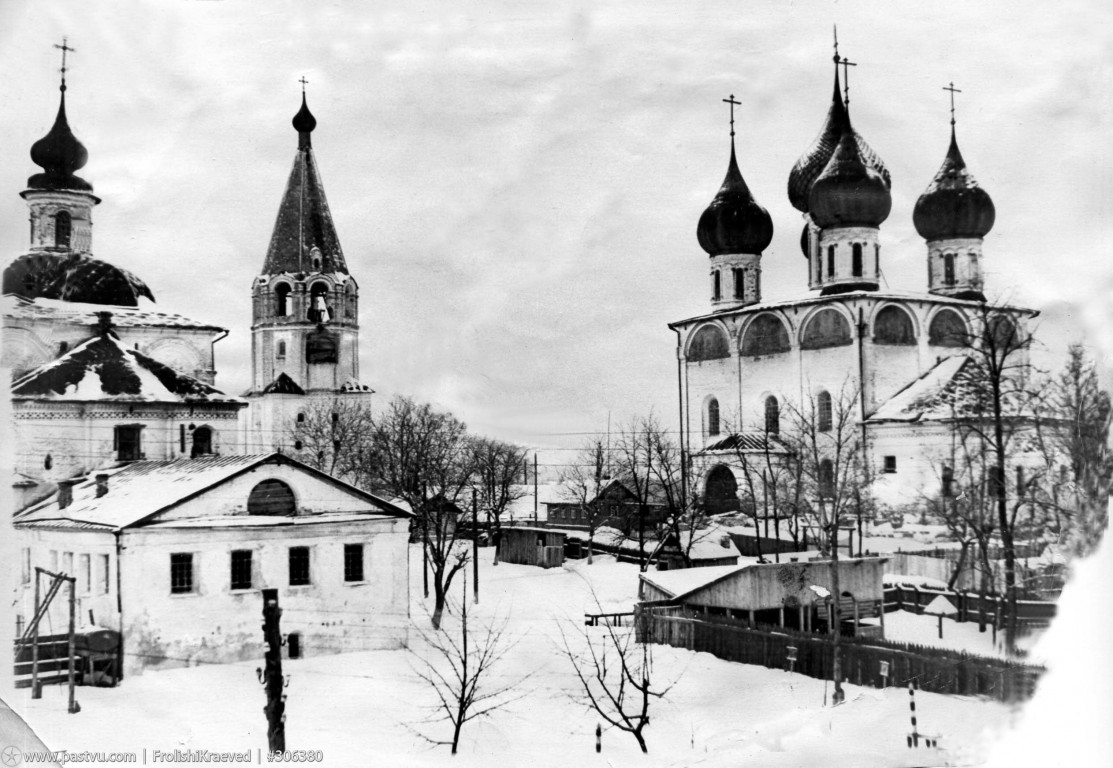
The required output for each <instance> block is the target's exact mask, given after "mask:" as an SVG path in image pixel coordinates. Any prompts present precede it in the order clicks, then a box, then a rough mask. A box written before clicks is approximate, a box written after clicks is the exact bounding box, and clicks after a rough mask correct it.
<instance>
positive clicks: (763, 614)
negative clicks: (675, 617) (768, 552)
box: [639, 557, 886, 637]
mask: <svg viewBox="0 0 1113 768" xmlns="http://www.w3.org/2000/svg"><path fill="white" fill-rule="evenodd" d="M885 562H886V560H885V559H884V558H879V557H866V558H848V559H845V560H839V563H838V568H839V591H840V593H841V600H840V611H841V617H842V631H843V632H844V633H845V634H855V635H869V636H874V637H883V636H884V627H885V620H884V612H883V610H882V608H883V600H884V598H883V592H882V583H881V578H882V575H883V573H884V569H885ZM831 576H832V562H831V561H830V560H813V561H808V562H796V563H793V562H789V563H768V564H760V565H744V566H738V567H735V566H717V567H712V568H697V569H688V570H682V571H657V572H653V571H649V572H647V573H642V574H639V577H640V579H641V594H642V599H643V600H646V601H651V602H666V603H671V604H674V605H683V606H685V607H688V608H691V609H693V610H695V611H696V612H698V613H705V614H717V615H720V616H723V615H725V616H728V617H731V618H738V619H745V620H746V621H748V622H749V623H750V624H766V625H774V626H781V627H790V628H792V629H800V630H805V631H812V630H817V631H819V630H822V631H827V630H828V629H829V627H830V621H831V616H832V615H833V606H832V601H833V599H834V598H833V596H832V592H833V588H832V584H831V581H832V580H831Z"/></svg>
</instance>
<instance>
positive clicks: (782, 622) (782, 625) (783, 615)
mask: <svg viewBox="0 0 1113 768" xmlns="http://www.w3.org/2000/svg"><path fill="white" fill-rule="evenodd" d="M780 614H781V622H780V624H781V629H784V625H785V606H784V603H781V609H780Z"/></svg>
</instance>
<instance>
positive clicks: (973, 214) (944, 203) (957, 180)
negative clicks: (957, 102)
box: [912, 126, 997, 240]
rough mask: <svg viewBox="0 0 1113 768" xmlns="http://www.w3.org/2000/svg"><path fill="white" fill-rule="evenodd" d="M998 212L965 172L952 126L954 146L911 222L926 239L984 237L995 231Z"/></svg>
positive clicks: (976, 183)
mask: <svg viewBox="0 0 1113 768" xmlns="http://www.w3.org/2000/svg"><path fill="white" fill-rule="evenodd" d="M996 216H997V211H996V209H995V208H994V207H993V200H991V199H990V197H989V193H988V192H986V191H985V190H984V189H982V188H981V187H979V186H978V182H977V181H975V180H974V176H973V175H972V174H971V173H970V171H968V170H966V161H964V160H963V159H962V153H961V152H959V151H958V141H956V140H955V129H954V126H951V147H950V149H948V150H947V157H946V159H945V160H943V165H942V166H941V167H940V168H939V172H938V173H936V174H935V178H933V179H932V180H931V184H928V188H927V190H925V191H924V194H922V195H920V199H919V200H917V201H916V207H915V208H914V209H913V210H912V223H913V224H915V225H916V231H917V232H919V233H920V237H922V238H924V239H925V240H944V239H949V238H955V237H985V236H986V235H987V234H989V230H991V229H993V222H994V219H995V218H996Z"/></svg>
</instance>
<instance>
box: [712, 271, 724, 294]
mask: <svg viewBox="0 0 1113 768" xmlns="http://www.w3.org/2000/svg"><path fill="white" fill-rule="evenodd" d="M721 296H722V278H721V277H720V276H719V270H717V269H716V270H715V271H714V272H712V273H711V300H712V301H718V300H719V298H720V297H721Z"/></svg>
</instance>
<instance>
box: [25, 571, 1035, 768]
mask: <svg viewBox="0 0 1113 768" xmlns="http://www.w3.org/2000/svg"><path fill="white" fill-rule="evenodd" d="M414 554H415V555H416V556H415V557H413V558H412V563H413V569H414V570H413V575H412V579H411V584H412V587H413V592H414V600H413V605H414V608H413V615H414V618H415V622H414V623H415V631H414V633H413V638H412V643H411V645H412V651H381V652H366V653H356V654H347V655H339V656H325V657H315V658H309V659H302V660H297V661H292V662H287V663H286V664H285V668H284V671H285V672H287V673H288V674H289V675H290V676H291V682H290V686H289V688H288V690H287V693H288V696H289V699H288V702H287V723H286V740H287V747H288V749H304V750H319V751H321V752H322V753H323V754H324V757H325V764H326V765H330V766H331V765H336V766H363V765H382V766H426V765H429V766H431V765H441V764H446V761H450V760H451V761H452V763H451V764H455V765H463V766H481V765H490V764H495V763H496V762H497V763H498V764H505V765H530V766H557V765H561V766H564V765H568V764H573V765H575V764H590V765H599V766H604V765H631V764H637V765H647V766H705V765H706V766H734V765H744V764H745V765H761V766H796V765H812V764H814V765H819V764H823V765H827V766H832V765H838V766H911V765H945V764H951V765H972V764H977V763H979V762H980V761H981V760H982V759H983V758H984V756H985V755H986V754H988V751H989V749H990V748H991V746H992V743H993V741H994V739H995V737H997V736H998V734H999V733H1000V732H1001V731H1002V730H1003V729H1005V728H1007V727H1008V726H1009V724H1010V720H1012V719H1014V714H1013V713H1012V712H1011V711H1010V709H1009V708H1008V707H1006V706H1004V705H1002V704H998V703H994V702H988V701H983V700H979V699H975V698H970V697H953V696H942V695H936V694H929V693H922V692H921V693H918V694H917V700H916V701H917V714H918V716H919V726H920V731H921V732H923V733H929V734H934V735H938V736H939V737H940V744H941V746H942V749H939V750H926V749H923V748H921V749H918V750H910V749H908V747H907V746H906V743H905V737H906V735H907V733H908V732H909V729H910V727H909V712H908V694H907V692H906V691H905V690H904V689H899V688H890V689H888V690H884V691H879V690H875V689H870V688H858V687H856V686H848V687H847V688H848V697H847V701H846V703H845V704H843V705H841V706H839V707H836V708H832V707H830V706H826V707H825V706H824V697H825V688H826V686H825V683H824V681H822V680H814V679H811V678H808V677H803V676H800V675H792V674H788V673H786V672H783V671H780V670H770V669H765V668H763V667H756V666H747V665H742V664H736V663H732V662H726V661H722V660H720V659H717V658H714V657H712V656H710V655H708V654H703V653H698V654H697V653H692V652H689V651H685V650H680V649H673V648H666V647H657V646H655V647H654V649H653V653H654V664H653V671H654V675H655V677H656V678H657V679H659V680H660V681H662V683H666V682H675V686H674V687H673V689H672V690H671V692H670V693H669V694H668V696H667V698H666V699H665V700H664V701H661V702H655V703H654V704H653V705H652V708H651V710H650V714H651V723H650V725H649V726H648V728H647V730H646V732H645V735H646V739H647V742H648V746H649V755H648V756H647V757H644V758H643V756H642V755H641V754H640V752H639V751H638V748H637V745H636V743H635V742H634V740H633V738H631V737H630V736H629V735H628V734H625V733H621V732H618V731H616V730H613V729H611V730H605V731H604V735H603V751H602V754H601V755H596V754H595V737H594V732H595V726H596V724H597V723H598V722H599V718H598V716H597V715H596V714H595V713H594V712H592V711H590V710H589V709H587V708H586V707H585V706H584V704H583V702H582V700H581V698H580V696H579V689H578V687H577V686H578V682H577V681H576V679H575V678H574V676H573V674H572V668H571V666H570V663H569V661H568V659H567V658H565V657H564V656H562V655H561V652H560V650H559V649H560V646H559V627H560V626H563V627H564V629H565V632H566V634H568V635H569V637H570V638H573V642H580V643H582V642H584V641H583V639H582V638H581V637H580V635H579V634H578V633H580V632H581V631H583V630H585V629H586V631H588V632H590V633H593V636H594V637H599V635H600V633H602V632H603V631H604V630H602V629H601V628H600V629H590V628H585V627H584V623H583V614H584V612H585V611H591V612H596V611H597V610H598V608H597V606H596V597H597V599H598V605H599V606H601V607H602V609H603V610H604V611H622V610H629V609H630V608H631V606H632V604H633V602H634V601H635V599H636V591H637V576H636V572H637V569H636V566H633V565H630V564H620V563H615V562H614V560H613V558H610V557H597V558H596V560H595V563H594V564H593V565H591V566H588V565H587V564H586V562H585V561H577V562H572V563H570V564H569V565H568V566H567V567H565V568H560V569H552V570H542V569H540V568H534V567H529V566H519V565H508V564H505V563H503V564H501V565H499V566H497V567H492V566H491V564H490V556H491V550H489V549H486V550H481V551H480V556H481V568H480V576H481V578H480V602H479V603H478V605H475V606H473V607H472V609H471V610H473V614H472V618H473V619H474V620H476V621H480V622H488V621H491V620H497V619H501V618H506V619H508V627H507V636H508V638H507V639H508V640H512V641H514V642H515V643H516V644H515V645H514V646H513V648H512V649H511V650H510V651H509V652H508V654H507V656H506V659H505V661H504V662H503V664H502V666H500V667H497V668H496V669H495V677H493V678H492V680H491V682H492V684H495V685H500V684H507V683H518V682H519V681H522V682H520V684H517V685H516V689H515V690H516V692H517V693H516V695H520V698H517V699H515V700H514V701H512V702H510V703H509V704H508V705H507V706H506V708H505V709H503V710H500V711H497V712H495V713H494V714H493V715H492V716H491V717H490V719H488V720H486V721H480V722H476V723H471V724H468V725H466V726H465V729H464V733H463V737H462V740H461V747H460V754H459V755H458V756H457V757H456V758H452V757H451V756H450V755H449V751H448V748H447V747H444V746H432V745H430V743H429V742H428V741H427V740H426V738H425V736H427V737H429V738H432V739H446V738H448V737H450V735H451V728H450V727H449V726H448V725H447V724H446V723H442V722H431V723H429V722H423V721H426V720H428V719H429V717H430V715H431V709H430V707H431V706H432V704H433V703H434V695H433V692H432V691H431V690H430V689H429V688H428V687H427V685H426V684H424V683H423V682H422V681H421V680H420V679H419V677H418V676H417V674H416V672H415V669H417V668H418V667H419V665H418V664H417V663H416V662H415V659H414V655H413V654H414V653H420V652H421V649H422V648H423V647H424V641H423V639H422V636H421V631H422V630H424V629H425V628H426V627H427V624H428V622H427V619H426V618H425V612H426V608H425V601H424V600H423V599H422V597H421V574H420V565H421V557H420V554H418V550H415V552H414ZM469 577H470V573H469ZM467 586H468V595H469V599H470V594H471V586H472V585H471V583H470V578H469V583H468V585H467ZM461 587H462V583H461V582H459V581H458V582H456V583H455V584H454V588H453V593H454V594H455V595H456V596H457V598H459V597H460V595H461ZM593 590H594V596H593ZM895 616H899V614H890V615H889V617H887V618H889V619H890V621H889V622H888V624H889V626H890V627H892V630H891V631H890V634H896V636H897V637H898V638H899V637H900V636H901V634H902V633H905V634H910V635H916V636H917V639H921V640H922V639H927V638H921V637H918V636H919V635H924V634H928V635H930V636H932V637H934V631H935V620H934V619H933V618H931V617H916V616H911V615H908V616H907V617H901V618H899V619H896V620H895V621H894V620H893V619H892V617H895ZM457 621H458V617H457V616H456V615H451V616H449V617H447V619H446V622H445V626H446V628H447V630H448V631H450V632H451V631H453V630H455V629H457V628H458V624H457ZM917 622H918V623H917ZM951 625H952V626H946V627H945V630H944V635H945V637H947V636H948V633H952V634H951V637H953V638H954V640H955V641H957V640H958V638H957V636H956V635H957V632H952V630H953V622H951ZM969 626H972V627H973V632H974V634H975V635H977V634H978V633H977V627H976V625H969ZM982 637H983V638H988V635H985V636H982ZM909 639H911V638H909ZM948 642H951V640H948ZM258 665H259V662H251V663H241V664H230V665H205V666H199V667H193V668H189V669H177V670H170V671H165V672H159V673H149V674H145V675H143V676H140V677H136V678H131V679H128V680H127V681H125V683H124V684H123V685H122V686H121V687H120V688H117V689H96V688H80V689H78V699H79V701H80V703H81V706H82V711H81V712H80V713H79V714H76V715H70V714H67V713H66V696H65V688H64V687H62V686H52V687H48V688H47V689H45V692H44V696H43V698H42V699H41V700H39V701H31V700H29V698H26V697H24V698H23V699H22V700H18V701H16V702H14V706H15V709H17V710H19V711H22V712H23V713H24V715H25V717H26V719H27V720H28V722H29V723H30V724H31V726H32V727H33V728H34V729H35V730H36V732H37V733H38V735H39V736H40V737H41V738H42V739H43V741H45V742H46V744H47V745H49V746H50V748H51V749H55V750H58V749H70V750H76V751H80V750H100V751H131V750H135V751H139V750H142V749H146V750H147V755H148V762H150V761H151V755H152V750H155V749H160V750H164V751H166V750H173V749H207V750H239V751H243V750H252V760H253V761H255V759H256V758H257V757H258V753H257V752H255V751H254V750H257V749H261V750H262V752H263V754H262V760H263V762H266V754H265V752H266V722H265V719H264V716H263V711H262V708H263V704H264V700H265V696H264V692H263V688H262V686H261V685H259V683H258V682H257V681H256V677H255V667H256V666H258ZM21 693H24V692H21ZM422 734H424V736H423V735H422Z"/></svg>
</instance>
